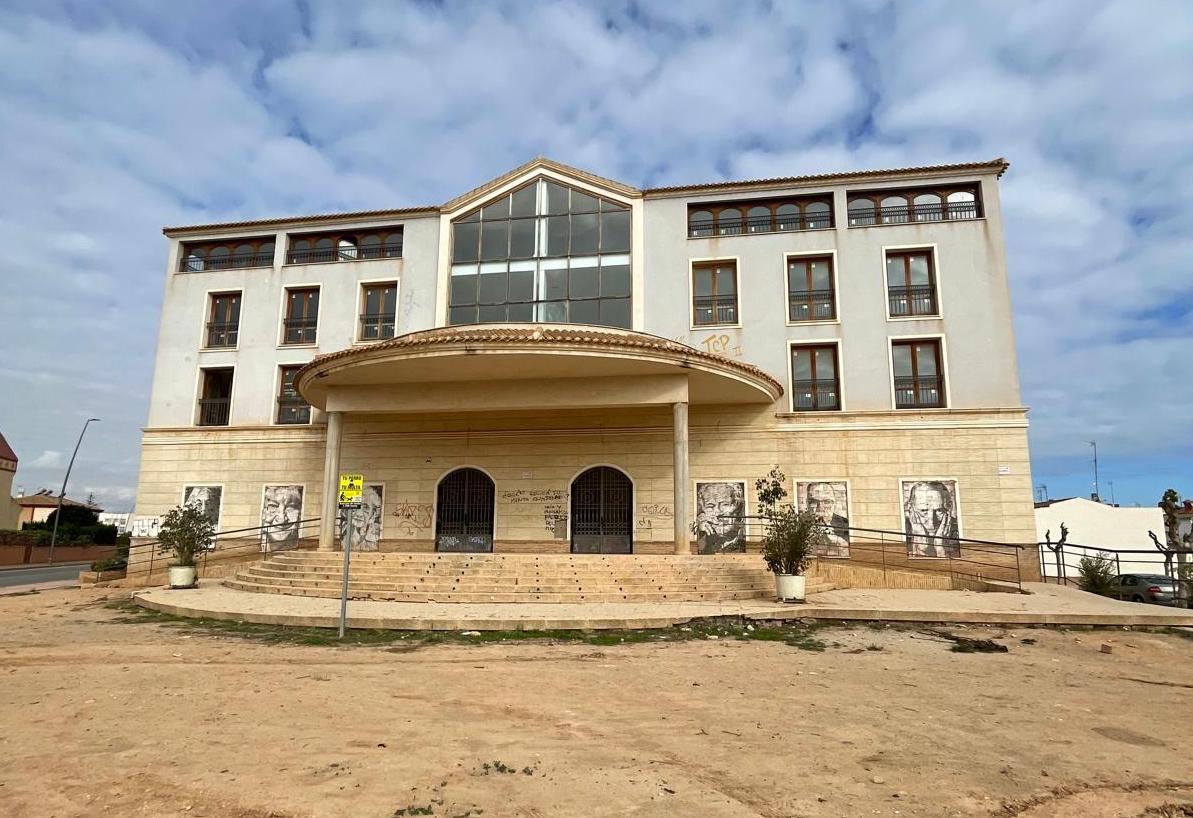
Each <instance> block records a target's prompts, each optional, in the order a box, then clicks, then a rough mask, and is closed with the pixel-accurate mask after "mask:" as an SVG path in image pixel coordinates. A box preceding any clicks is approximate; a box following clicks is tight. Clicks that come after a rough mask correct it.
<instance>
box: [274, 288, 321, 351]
mask: <svg viewBox="0 0 1193 818" xmlns="http://www.w3.org/2000/svg"><path fill="white" fill-rule="evenodd" d="M318 320H319V288H318V287H309V288H304V289H300V290H290V289H287V290H286V318H285V321H284V331H283V333H282V343H283V344H313V343H315V333H316V331H317V330H318Z"/></svg>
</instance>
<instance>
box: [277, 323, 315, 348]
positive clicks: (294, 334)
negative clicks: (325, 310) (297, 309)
mask: <svg viewBox="0 0 1193 818" xmlns="http://www.w3.org/2000/svg"><path fill="white" fill-rule="evenodd" d="M283 325H284V327H285V335H284V336H283V339H282V343H284V344H313V343H315V333H316V331H317V329H318V323H317V320H316V319H314V318H287V319H286V320H285V321H284V322H283Z"/></svg>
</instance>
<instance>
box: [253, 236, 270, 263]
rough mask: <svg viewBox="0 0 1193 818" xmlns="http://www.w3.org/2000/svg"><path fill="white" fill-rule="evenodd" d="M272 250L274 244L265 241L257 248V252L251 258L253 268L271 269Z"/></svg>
mask: <svg viewBox="0 0 1193 818" xmlns="http://www.w3.org/2000/svg"><path fill="white" fill-rule="evenodd" d="M273 248H274V243H273V242H272V241H267V242H264V243H263V244H261V245H260V246H258V247H257V252H256V254H255V257H254V258H253V266H254V267H266V266H269V267H272V266H273Z"/></svg>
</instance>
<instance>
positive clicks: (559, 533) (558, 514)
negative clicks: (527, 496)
mask: <svg viewBox="0 0 1193 818" xmlns="http://www.w3.org/2000/svg"><path fill="white" fill-rule="evenodd" d="M567 527H568V512H567V506H565V505H563V504H562V503H548V504H547V505H545V506H543V528H544V529H546V530H547V531H548V532H550V533H551V535H552V536H554V537H558V538H560V539H562V538H564V537H566V536H567Z"/></svg>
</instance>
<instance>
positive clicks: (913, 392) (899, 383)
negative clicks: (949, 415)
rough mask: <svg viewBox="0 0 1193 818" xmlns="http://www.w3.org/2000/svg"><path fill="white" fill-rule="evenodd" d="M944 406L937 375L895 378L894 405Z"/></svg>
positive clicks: (911, 406)
mask: <svg viewBox="0 0 1193 818" xmlns="http://www.w3.org/2000/svg"><path fill="white" fill-rule="evenodd" d="M941 406H944V388H943V387H942V385H941V382H940V378H939V377H935V376H934V377H925V376H920V377H918V378H912V377H906V376H905V377H900V378H895V407H896V408H898V409H935V408H939V407H941Z"/></svg>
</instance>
